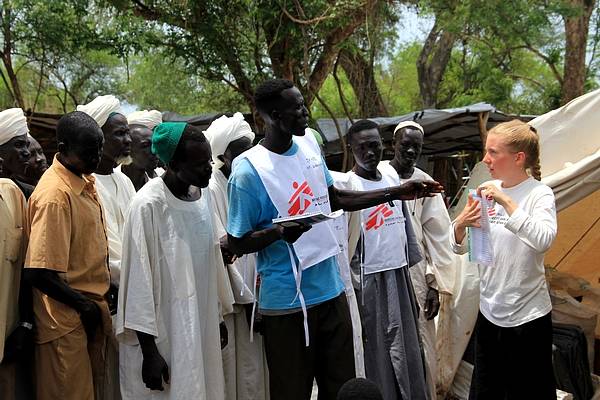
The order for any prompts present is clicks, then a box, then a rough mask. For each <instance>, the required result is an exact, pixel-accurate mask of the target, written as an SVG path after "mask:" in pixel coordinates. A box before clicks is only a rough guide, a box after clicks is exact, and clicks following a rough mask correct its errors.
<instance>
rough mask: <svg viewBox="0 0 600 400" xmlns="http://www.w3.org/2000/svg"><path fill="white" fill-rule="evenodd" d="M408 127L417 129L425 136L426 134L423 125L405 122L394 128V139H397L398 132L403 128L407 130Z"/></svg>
mask: <svg viewBox="0 0 600 400" xmlns="http://www.w3.org/2000/svg"><path fill="white" fill-rule="evenodd" d="M407 126H411V127H413V128H416V129H418V130H420V131H421V132H422V133H423V135H424V134H425V131H424V130H423V127H422V126H421V125H419V124H417V123H416V122H414V121H404V122H400V123H399V124H398V125H396V127H395V128H394V137H396V132H398V131H399V130H400V129H402V128H406V127H407Z"/></svg>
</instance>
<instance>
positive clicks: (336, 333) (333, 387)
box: [263, 293, 355, 400]
mask: <svg viewBox="0 0 600 400" xmlns="http://www.w3.org/2000/svg"><path fill="white" fill-rule="evenodd" d="M308 329H309V335H310V346H309V347H306V343H305V340H304V318H303V315H302V312H301V311H300V312H297V313H294V314H287V315H278V316H267V315H263V335H264V346H265V351H266V355H267V364H268V366H269V389H270V394H271V400H310V396H311V391H312V385H313V379H316V381H317V385H318V387H319V400H335V398H336V396H337V392H338V391H339V389H340V388H341V386H342V385H343V384H344V383H346V381H348V380H350V379H352V378H354V377H355V370H354V346H353V342H352V322H351V319H350V310H349V308H348V302H347V301H346V295H345V294H344V293H342V294H341V295H340V296H338V297H336V298H334V299H331V300H329V301H326V302H324V303H321V304H319V305H317V306H314V307H311V308H310V309H309V310H308Z"/></svg>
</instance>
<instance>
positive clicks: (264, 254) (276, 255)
mask: <svg viewBox="0 0 600 400" xmlns="http://www.w3.org/2000/svg"><path fill="white" fill-rule="evenodd" d="M297 151H298V145H297V144H296V143H293V144H292V146H291V147H290V149H289V150H287V151H286V152H285V153H284V154H283V155H284V156H294V155H295V154H296V152H297ZM323 165H324V166H325V163H323ZM323 173H324V174H325V180H326V182H327V185H328V186H331V185H333V178H332V177H331V175H330V173H329V171H328V170H327V167H324V169H323ZM227 190H228V197H229V211H228V222H227V232H228V233H229V234H230V235H232V236H235V237H237V238H241V237H243V236H244V235H245V234H247V233H248V232H250V231H254V230H260V229H265V228H268V227H270V226H272V225H273V223H272V220H273V218H277V217H278V212H277V209H276V208H275V206H274V205H273V202H272V201H271V199H270V198H269V195H268V193H267V190H266V188H265V186H264V184H263V183H262V181H261V179H260V176H259V175H258V172H257V171H256V169H255V168H254V167H253V166H252V164H251V163H250V161H248V160H247V159H242V160H239V162H237V164H236V167H235V169H234V171H232V173H231V176H230V177H229V182H228V187H227ZM257 255H258V257H257V269H258V273H259V274H260V277H261V287H260V297H259V305H260V309H261V310H282V311H284V310H292V309H300V301H299V299H298V298H297V296H296V281H295V279H294V273H293V271H292V265H291V262H290V256H289V252H288V247H287V244H286V242H285V241H283V240H278V241H276V242H274V243H272V244H271V245H269V246H267V247H266V248H264V249H263V250H261V251H259V252H258V253H257ZM301 290H302V294H303V296H304V300H305V302H306V305H307V306H311V305H316V304H320V303H323V302H325V301H327V300H330V299H332V298H334V297H337V296H338V295H339V294H340V293H342V291H343V290H344V285H343V283H342V280H341V278H340V275H339V269H338V265H337V259H336V257H330V258H328V259H326V260H325V261H322V262H320V263H318V264H316V265H315V266H313V267H311V268H309V269H307V270H305V271H303V272H302V282H301Z"/></svg>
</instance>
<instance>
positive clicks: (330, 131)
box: [316, 103, 533, 156]
mask: <svg viewBox="0 0 600 400" xmlns="http://www.w3.org/2000/svg"><path fill="white" fill-rule="evenodd" d="M481 113H489V115H488V127H490V126H494V125H496V124H498V123H500V122H505V121H509V120H511V119H513V118H519V119H521V120H524V121H529V120H531V119H532V118H533V117H532V116H527V115H524V116H515V115H508V114H505V113H503V112H501V111H498V110H497V109H496V108H495V107H494V106H493V105H491V104H488V103H476V104H472V105H469V106H466V107H459V108H448V109H442V110H436V109H428V110H421V111H415V112H412V113H409V114H405V115H400V116H395V117H378V118H368V119H369V120H371V121H373V122H375V123H377V125H379V131H380V133H381V136H382V138H383V140H384V141H391V140H392V138H393V133H394V128H395V127H396V126H397V125H398V124H399V123H401V122H406V121H414V122H416V123H418V124H419V125H421V126H422V127H423V129H424V130H425V142H424V144H423V155H425V156H428V155H450V154H453V153H455V152H457V151H460V150H466V151H481V149H482V144H481V135H480V133H479V114H481ZM316 122H317V128H318V130H319V131H320V132H321V133H322V134H323V136H324V138H325V140H326V144H325V148H326V153H327V154H335V153H336V152H338V153H339V152H341V147H340V144H339V137H338V131H337V129H336V125H335V123H336V122H337V124H338V126H339V127H340V131H341V132H342V135H343V136H345V135H346V132H347V131H348V129H349V128H350V126H351V125H352V122H351V121H350V120H349V119H347V118H337V119H336V120H335V121H334V120H333V119H331V118H322V119H319V120H317V121H316Z"/></svg>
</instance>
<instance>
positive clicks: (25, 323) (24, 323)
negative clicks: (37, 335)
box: [19, 322, 33, 330]
mask: <svg viewBox="0 0 600 400" xmlns="http://www.w3.org/2000/svg"><path fill="white" fill-rule="evenodd" d="M19 326H22V327H23V328H26V329H28V330H32V329H33V324H32V323H31V322H21V323H20V324H19Z"/></svg>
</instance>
